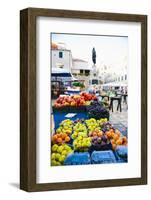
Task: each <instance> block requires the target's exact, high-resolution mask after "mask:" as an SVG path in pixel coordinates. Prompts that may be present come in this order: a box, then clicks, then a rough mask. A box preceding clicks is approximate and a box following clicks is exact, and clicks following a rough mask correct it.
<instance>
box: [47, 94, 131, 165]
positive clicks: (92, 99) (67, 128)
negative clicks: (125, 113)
mask: <svg viewBox="0 0 151 200" xmlns="http://www.w3.org/2000/svg"><path fill="white" fill-rule="evenodd" d="M53 116H54V122H55V129H54V132H53V134H52V139H51V152H52V156H51V159H52V160H51V164H52V165H53V166H58V165H80V164H100V163H116V162H127V142H128V141H127V137H126V136H124V135H123V134H122V132H120V130H119V129H117V128H116V126H114V125H113V124H111V123H110V122H109V110H108V108H107V107H106V106H105V105H104V104H103V103H102V102H99V101H98V99H97V97H96V96H95V95H92V94H88V93H85V92H83V93H80V95H71V96H69V95H62V96H60V97H59V98H58V99H57V100H56V101H55V103H54V105H53Z"/></svg>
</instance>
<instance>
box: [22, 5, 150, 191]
mask: <svg viewBox="0 0 151 200" xmlns="http://www.w3.org/2000/svg"><path fill="white" fill-rule="evenodd" d="M141 184H147V16H146V15H135V14H118V13H102V12H87V11H73V10H54V9H40V8H27V9H24V10H21V12H20V188H21V189H23V190H25V191H45V190H62V189H79V188H94V187H96V188H98V187H108V186H125V185H141Z"/></svg>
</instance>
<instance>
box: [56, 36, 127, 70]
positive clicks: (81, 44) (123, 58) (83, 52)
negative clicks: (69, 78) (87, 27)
mask: <svg viewBox="0 0 151 200" xmlns="http://www.w3.org/2000/svg"><path fill="white" fill-rule="evenodd" d="M52 42H56V43H58V42H63V43H65V44H66V47H67V49H70V50H71V51H72V56H73V58H80V59H84V60H86V61H88V63H89V65H90V66H91V65H92V49H93V47H94V48H95V50H96V65H97V66H102V65H107V66H108V65H109V66H111V67H112V69H114V67H115V66H117V65H118V66H120V65H123V64H125V63H127V58H128V37H120V36H101V35H99V36H96V35H78V34H60V33H59V34H58V33H57V34H56V33H53V34H52Z"/></svg>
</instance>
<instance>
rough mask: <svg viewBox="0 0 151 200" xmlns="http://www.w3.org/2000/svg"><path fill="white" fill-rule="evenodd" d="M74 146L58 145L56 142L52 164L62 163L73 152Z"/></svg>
mask: <svg viewBox="0 0 151 200" xmlns="http://www.w3.org/2000/svg"><path fill="white" fill-rule="evenodd" d="M72 152H73V151H72V148H71V147H70V146H68V145H67V144H62V145H57V144H54V145H53V146H52V148H51V165H52V166H59V165H62V164H63V162H64V160H65V159H66V157H67V155H69V154H71V153H72Z"/></svg>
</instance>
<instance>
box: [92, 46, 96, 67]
mask: <svg viewBox="0 0 151 200" xmlns="http://www.w3.org/2000/svg"><path fill="white" fill-rule="evenodd" d="M92 61H93V63H94V65H95V64H96V51H95V48H94V47H93V49H92Z"/></svg>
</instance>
